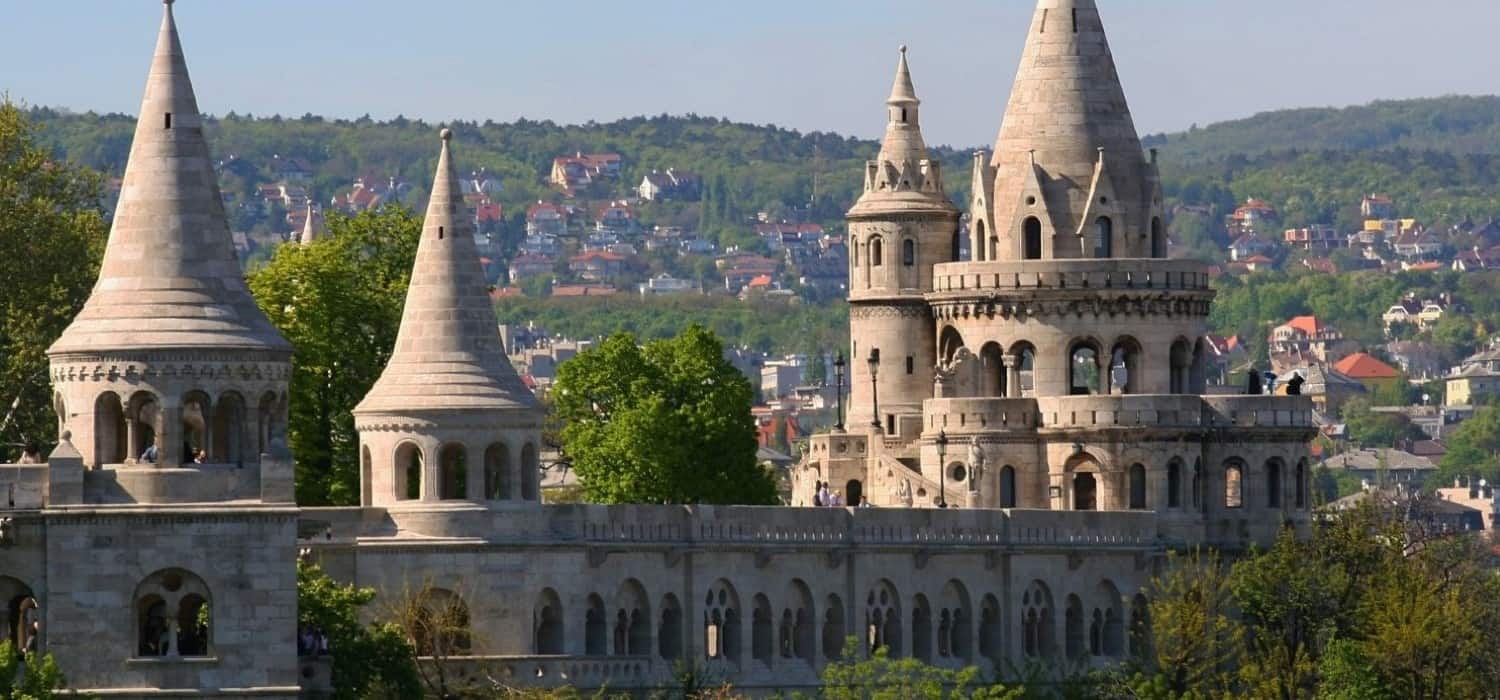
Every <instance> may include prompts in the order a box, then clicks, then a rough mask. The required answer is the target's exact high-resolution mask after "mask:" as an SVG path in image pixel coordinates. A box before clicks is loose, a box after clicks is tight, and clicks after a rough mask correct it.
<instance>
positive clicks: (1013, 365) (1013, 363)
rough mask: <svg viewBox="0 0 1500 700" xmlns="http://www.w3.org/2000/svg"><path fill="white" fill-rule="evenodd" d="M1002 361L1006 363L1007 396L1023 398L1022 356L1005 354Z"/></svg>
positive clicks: (1009, 397)
mask: <svg viewBox="0 0 1500 700" xmlns="http://www.w3.org/2000/svg"><path fill="white" fill-rule="evenodd" d="M1000 361H1001V363H1002V364H1004V365H1005V398H1008V399H1019V398H1021V358H1019V357H1016V356H1015V355H1004V356H1002V357H1001V358H1000Z"/></svg>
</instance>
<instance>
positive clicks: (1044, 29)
mask: <svg viewBox="0 0 1500 700" xmlns="http://www.w3.org/2000/svg"><path fill="white" fill-rule="evenodd" d="M1050 11H1051V10H1042V30H1041V31H1040V32H1037V33H1038V34H1046V33H1047V13H1048V12H1050Z"/></svg>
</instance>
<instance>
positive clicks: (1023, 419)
mask: <svg viewBox="0 0 1500 700" xmlns="http://www.w3.org/2000/svg"><path fill="white" fill-rule="evenodd" d="M922 413H923V414H924V416H923V422H922V425H923V428H924V429H925V430H926V431H927V432H930V433H936V432H937V431H938V430H946V431H947V432H948V434H949V435H963V434H968V433H971V432H975V433H977V432H994V431H997V430H1020V431H1031V430H1035V429H1036V427H1037V422H1038V421H1037V419H1038V416H1037V402H1036V400H1035V399H1004V398H960V399H928V400H926V401H924V402H923V403H922Z"/></svg>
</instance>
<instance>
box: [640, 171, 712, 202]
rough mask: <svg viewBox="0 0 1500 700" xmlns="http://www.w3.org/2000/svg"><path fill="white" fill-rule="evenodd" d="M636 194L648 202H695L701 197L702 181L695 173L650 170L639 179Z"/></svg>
mask: <svg viewBox="0 0 1500 700" xmlns="http://www.w3.org/2000/svg"><path fill="white" fill-rule="evenodd" d="M636 194H637V195H639V196H640V198H641V199H644V200H646V201H648V202H655V201H664V200H675V201H682V202H696V201H698V200H699V199H700V198H701V197H702V195H703V179H702V178H700V177H698V174H697V173H694V172H690V171H687V170H676V169H673V168H667V169H666V171H665V172H663V171H658V170H652V171H651V172H649V173H647V174H646V175H645V176H644V177H642V178H641V184H640V186H638V187H636Z"/></svg>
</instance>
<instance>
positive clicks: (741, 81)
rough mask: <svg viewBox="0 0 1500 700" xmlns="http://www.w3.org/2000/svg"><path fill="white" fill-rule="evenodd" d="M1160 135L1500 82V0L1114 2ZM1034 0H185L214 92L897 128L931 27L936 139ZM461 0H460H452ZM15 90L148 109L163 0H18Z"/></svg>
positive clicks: (362, 104)
mask: <svg viewBox="0 0 1500 700" xmlns="http://www.w3.org/2000/svg"><path fill="white" fill-rule="evenodd" d="M1099 2H1100V5H1101V11H1102V12H1103V14H1104V19H1105V24H1106V26H1107V27H1108V28H1109V30H1110V41H1111V44H1112V45H1113V48H1114V51H1115V57H1116V60H1117V62H1118V64H1119V68H1120V73H1121V75H1122V77H1123V79H1124V82H1125V89H1126V93H1127V95H1128V97H1129V98H1130V101H1131V107H1132V110H1133V111H1134V113H1135V117H1136V123H1137V126H1138V128H1139V129H1140V130H1141V132H1142V133H1151V132H1157V131H1168V130H1177V129H1182V128H1185V127H1187V126H1188V125H1190V124H1193V123H1199V124H1207V123H1210V122H1214V121H1220V120H1224V119H1232V118H1237V117H1243V116H1248V115H1250V114H1253V113H1255V112H1258V111H1264V110H1268V109H1278V108H1282V107H1294V106H1324V105H1345V104H1357V103H1364V102H1368V101H1371V100H1373V99H1378V98H1400V97H1418V96H1433V95H1443V94H1452V93H1468V94H1493V93H1500V71H1497V70H1495V68H1496V66H1497V62H1496V60H1495V59H1494V58H1493V50H1492V49H1491V48H1490V46H1491V45H1492V38H1491V37H1492V35H1493V32H1494V27H1496V26H1497V25H1500V3H1496V2H1494V0H1427V1H1414V0H1099ZM1033 6H1034V5H1033V2H1031V0H905V1H902V2H897V1H893V0H799V1H790V0H758V1H756V2H729V1H723V0H646V1H644V2H619V1H618V0H572V1H563V0H504V1H495V0H446V1H441V2H439V1H435V0H427V1H420V0H359V1H355V0H254V1H251V0H180V1H179V2H178V3H177V18H178V24H179V27H180V29H181V31H182V34H183V43H184V44H185V46H186V48H187V51H188V62H189V65H190V67H191V68H192V71H193V78H194V82H195V84H196V87H197V90H198V99H199V104H200V106H201V107H202V108H203V109H204V110H205V111H208V112H212V113H216V114H223V113H225V112H228V111H236V112H240V113H242V114H243V113H246V112H250V113H253V114H257V115H260V114H272V113H280V114H283V115H290V116H296V115H301V114H303V113H306V112H312V113H315V114H322V115H327V116H349V117H353V116H359V115H362V114H366V113H368V114H370V115H372V116H374V117H376V118H386V117H391V116H395V115H397V114H404V115H406V116H408V117H420V118H423V119H427V120H431V121H439V120H442V119H447V118H463V119H476V120H481V121H482V120H484V119H494V120H496V121H509V120H513V119H515V118H517V117H521V116H525V117H529V118H533V119H551V120H554V121H558V122H567V123H577V122H584V121H588V120H591V119H592V120H597V121H607V120H610V119H614V118H617V117H622V116H631V115H637V114H659V113H662V112H667V113H672V114H682V113H687V112H694V113H697V114H702V115H714V116H724V117H729V118H731V119H735V120H739V121H750V122H756V123H767V122H770V123H775V124H779V125H782V126H789V127H793V128H797V129H802V130H832V131H838V132H841V133H846V134H854V135H859V136H867V137H868V136H875V135H877V134H878V133H879V132H880V130H881V129H882V127H883V124H884V119H883V112H882V109H881V102H882V100H883V99H884V98H885V95H886V94H887V92H888V90H889V88H890V79H891V75H892V71H893V69H894V67H895V58H896V54H895V49H896V47H897V46H898V45H899V44H902V43H906V44H909V45H910V46H911V61H912V70H913V73H914V76H915V79H916V84H917V91H918V94H919V95H920V96H921V97H922V99H923V101H924V103H925V108H924V112H923V120H924V124H925V127H926V131H927V135H928V140H929V141H930V142H932V143H943V144H951V145H957V146H977V145H984V144H988V143H989V142H991V141H992V140H993V139H994V136H995V133H996V131H997V130H998V128H999V124H1000V118H1001V114H1002V112H1003V110H1004V106H1005V100H1006V97H1007V95H1008V94H1009V91H1010V82H1011V79H1012V77H1013V76H1014V73H1015V66H1016V62H1017V60H1018V57H1019V53H1020V48H1021V41H1022V39H1023V37H1024V35H1025V33H1026V30H1027V27H1028V24H1029V21H1030V16H1031V12H1032V8H1033ZM435 7H441V9H434V8H435ZM0 16H3V17H4V21H3V23H0V66H3V69H0V91H3V92H7V93H9V95H10V97H11V98H12V99H14V100H20V101H24V102H26V103H29V104H32V105H49V106H58V107H67V108H72V109H76V110H86V109H94V110H99V111H120V112H130V113H134V112H135V110H136V109H138V106H139V99H140V91H141V88H142V86H143V84H144V81H145V70H146V67H147V64H148V61H149V58H150V53H151V48H152V45H153V42H154V41H155V34H156V28H157V24H158V22H159V18H160V5H159V3H157V2H154V1H153V0H46V1H38V0H5V1H4V8H3V10H0Z"/></svg>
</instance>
